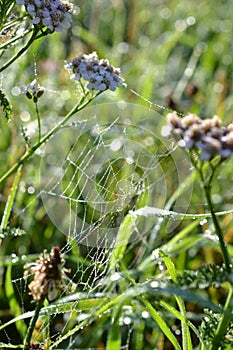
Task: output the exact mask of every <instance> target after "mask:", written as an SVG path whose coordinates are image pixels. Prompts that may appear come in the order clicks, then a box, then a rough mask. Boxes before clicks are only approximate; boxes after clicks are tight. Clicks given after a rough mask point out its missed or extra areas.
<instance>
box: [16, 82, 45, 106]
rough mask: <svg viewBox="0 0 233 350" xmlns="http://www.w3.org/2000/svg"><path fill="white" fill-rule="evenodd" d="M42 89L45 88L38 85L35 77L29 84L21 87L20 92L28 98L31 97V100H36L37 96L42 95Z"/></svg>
mask: <svg viewBox="0 0 233 350" xmlns="http://www.w3.org/2000/svg"><path fill="white" fill-rule="evenodd" d="M44 91H45V88H44V87H43V86H40V85H39V84H38V82H37V80H36V79H35V80H33V81H32V82H31V83H30V84H27V85H25V86H23V87H21V92H22V94H24V95H26V96H27V98H29V99H30V100H31V99H32V100H33V102H37V101H38V98H40V97H41V96H42V95H43V93H44Z"/></svg>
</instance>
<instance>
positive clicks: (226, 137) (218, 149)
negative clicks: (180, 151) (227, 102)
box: [167, 112, 233, 161]
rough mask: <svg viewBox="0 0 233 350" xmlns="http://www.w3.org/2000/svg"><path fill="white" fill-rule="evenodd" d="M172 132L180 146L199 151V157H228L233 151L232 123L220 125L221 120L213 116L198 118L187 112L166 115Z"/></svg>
mask: <svg viewBox="0 0 233 350" xmlns="http://www.w3.org/2000/svg"><path fill="white" fill-rule="evenodd" d="M167 120H168V123H169V125H170V129H171V132H172V134H173V135H174V136H175V137H176V138H177V139H180V140H181V142H180V144H181V146H183V147H186V148H188V149H196V150H199V151H200V159H201V160H202V161H209V160H211V159H213V158H214V157H215V156H217V155H219V156H220V157H221V158H222V159H227V158H229V157H230V156H231V155H232V153H233V124H229V125H228V126H227V127H221V120H220V119H219V118H218V117H217V116H214V117H213V118H209V119H204V120H202V119H200V118H199V117H198V116H197V115H194V114H188V115H186V116H185V117H183V118H180V117H179V116H178V115H177V114H176V113H175V112H173V113H169V114H168V116H167Z"/></svg>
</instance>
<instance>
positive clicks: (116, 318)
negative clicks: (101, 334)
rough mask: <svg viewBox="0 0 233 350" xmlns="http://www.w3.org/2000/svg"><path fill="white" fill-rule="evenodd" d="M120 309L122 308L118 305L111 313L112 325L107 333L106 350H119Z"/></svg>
mask: <svg viewBox="0 0 233 350" xmlns="http://www.w3.org/2000/svg"><path fill="white" fill-rule="evenodd" d="M121 308H122V305H121V304H118V305H117V307H116V308H115V310H114V312H113V316H112V325H111V328H110V329H109V331H108V339H107V344H106V350H120V349H121V329H120V313H121Z"/></svg>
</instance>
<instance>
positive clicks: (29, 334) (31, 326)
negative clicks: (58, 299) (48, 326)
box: [23, 300, 44, 350]
mask: <svg viewBox="0 0 233 350" xmlns="http://www.w3.org/2000/svg"><path fill="white" fill-rule="evenodd" d="M43 302H44V300H40V301H38V302H37V305H36V309H35V313H34V316H33V317H32V319H31V321H30V324H29V327H28V330H27V334H26V337H25V340H24V344H23V350H28V349H29V348H30V342H31V338H32V333H33V330H34V328H35V325H36V321H37V319H38V317H39V314H40V310H41V308H42V306H43Z"/></svg>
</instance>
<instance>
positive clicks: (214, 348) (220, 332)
mask: <svg viewBox="0 0 233 350" xmlns="http://www.w3.org/2000/svg"><path fill="white" fill-rule="evenodd" d="M232 297H233V288H232V286H231V285H230V289H229V293H228V296H227V300H226V303H225V306H224V313H223V315H222V318H221V320H220V322H219V324H218V327H217V330H216V333H215V336H214V339H213V342H212V344H211V346H210V350H218V349H219V346H220V342H221V340H223V339H224V337H225V335H226V331H227V327H228V326H229V323H230V321H231V318H230V315H231V313H232Z"/></svg>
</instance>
